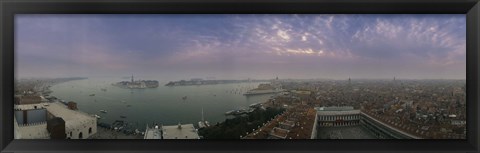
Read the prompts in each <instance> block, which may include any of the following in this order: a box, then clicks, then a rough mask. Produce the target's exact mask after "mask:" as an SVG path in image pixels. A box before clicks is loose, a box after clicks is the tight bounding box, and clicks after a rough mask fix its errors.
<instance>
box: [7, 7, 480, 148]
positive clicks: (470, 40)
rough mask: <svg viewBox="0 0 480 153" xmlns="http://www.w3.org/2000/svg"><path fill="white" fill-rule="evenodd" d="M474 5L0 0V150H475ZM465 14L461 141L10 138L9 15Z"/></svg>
mask: <svg viewBox="0 0 480 153" xmlns="http://www.w3.org/2000/svg"><path fill="white" fill-rule="evenodd" d="M479 5H480V4H479V1H478V0H139V1H137V0H100V1H98V0H82V1H79V0H64V1H58V0H2V1H0V10H1V29H0V30H1V31H0V34H1V42H0V46H1V54H0V58H1V62H0V73H1V75H0V97H1V102H0V108H1V115H0V116H1V120H0V125H1V126H0V131H1V138H0V150H1V151H2V152H32V151H34V152H42V151H43V152H67V151H68V152H87V151H90V152H92V151H95V152H107V151H108V152H112V151H113V152H117V151H118V152H123V151H127V152H147V151H156V152H333V151H335V152H469V153H474V152H479V142H480V141H479V138H480V137H479V125H480V122H479V114H478V111H479V110H480V107H479V105H478V100H479V97H480V90H479V87H480V85H479V82H478V79H479V75H478V73H479V72H478V66H479V59H480V56H479V54H478V52H479V51H480V49H479V45H480V43H479V42H480V40H479V37H480V31H479V29H480V24H479V22H480V8H479V7H480V6H479ZM152 13H153V14H164V13H167V14H170V13H174V14H192V13H193V14H223V13H225V14H257V13H260V14H263V13H268V14H292V13H294V14H465V15H466V21H467V41H466V43H467V85H466V88H467V116H468V118H467V123H468V124H467V129H468V130H467V139H466V140H295V141H292V140H248V141H245V140H244V141H242V140H239V141H234V140H202V141H198V140H197V141H195V140H169V141H155V140H149V141H146V140H62V141H60V140H14V139H13V92H14V90H13V89H14V59H15V58H14V41H15V39H14V28H15V27H14V16H15V14H152Z"/></svg>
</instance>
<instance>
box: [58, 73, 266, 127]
mask: <svg viewBox="0 0 480 153" xmlns="http://www.w3.org/2000/svg"><path fill="white" fill-rule="evenodd" d="M119 81H127V79H121V78H89V79H85V80H75V81H69V82H64V83H60V84H57V85H54V86H52V87H51V88H50V89H51V90H52V91H53V93H51V95H52V96H55V97H57V98H59V99H62V100H65V101H74V102H76V103H77V107H78V109H79V110H80V111H83V112H86V113H89V114H97V115H100V116H101V117H102V118H101V119H100V120H99V122H104V123H109V124H111V123H112V122H114V121H115V120H123V121H127V122H129V123H131V125H132V126H133V127H134V128H135V127H136V128H139V129H144V128H145V125H146V124H149V125H151V124H152V123H159V124H163V125H177V124H178V123H182V124H194V125H195V126H197V123H198V121H200V120H201V115H202V113H201V112H202V108H203V111H204V118H205V120H207V121H209V122H210V124H212V125H213V124H214V123H217V122H222V121H224V120H225V119H226V116H225V115H224V114H225V112H226V111H229V110H232V109H240V108H247V107H248V106H249V105H250V104H253V103H258V102H264V101H266V100H268V98H270V96H271V95H269V94H265V95H255V96H248V97H247V96H244V95H243V93H244V92H245V91H246V90H248V89H252V88H255V87H257V86H258V84H260V83H258V82H256V83H235V84H217V85H199V86H175V87H167V86H164V84H166V83H167V82H166V81H163V82H162V81H160V86H159V87H158V88H151V89H150V88H149V89H124V88H120V87H116V86H112V85H111V84H112V83H115V82H119ZM101 89H107V90H106V91H102V90H101ZM235 92H236V93H235ZM91 94H95V96H90V95H91ZM184 96H187V98H186V99H185V100H183V99H182V97H184ZM128 105H130V107H128ZM100 110H106V111H107V113H101V112H100ZM120 116H125V117H126V118H121V117H120Z"/></svg>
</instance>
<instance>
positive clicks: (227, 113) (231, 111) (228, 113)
mask: <svg viewBox="0 0 480 153" xmlns="http://www.w3.org/2000/svg"><path fill="white" fill-rule="evenodd" d="M235 111H237V110H230V111H227V112H225V115H232V114H233V113H234V112H235Z"/></svg>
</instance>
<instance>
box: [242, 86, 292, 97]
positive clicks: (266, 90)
mask: <svg viewBox="0 0 480 153" xmlns="http://www.w3.org/2000/svg"><path fill="white" fill-rule="evenodd" d="M283 91H285V90H284V89H281V88H279V87H275V86H273V85H272V84H260V85H258V88H256V89H252V90H249V91H247V92H245V93H244V94H243V95H246V96H248V95H261V94H272V93H279V92H283Z"/></svg>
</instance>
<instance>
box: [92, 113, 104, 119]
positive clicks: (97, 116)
mask: <svg viewBox="0 0 480 153" xmlns="http://www.w3.org/2000/svg"><path fill="white" fill-rule="evenodd" d="M93 116H94V117H95V118H97V119H101V118H102V117H100V116H99V115H97V114H95V115H93Z"/></svg>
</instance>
